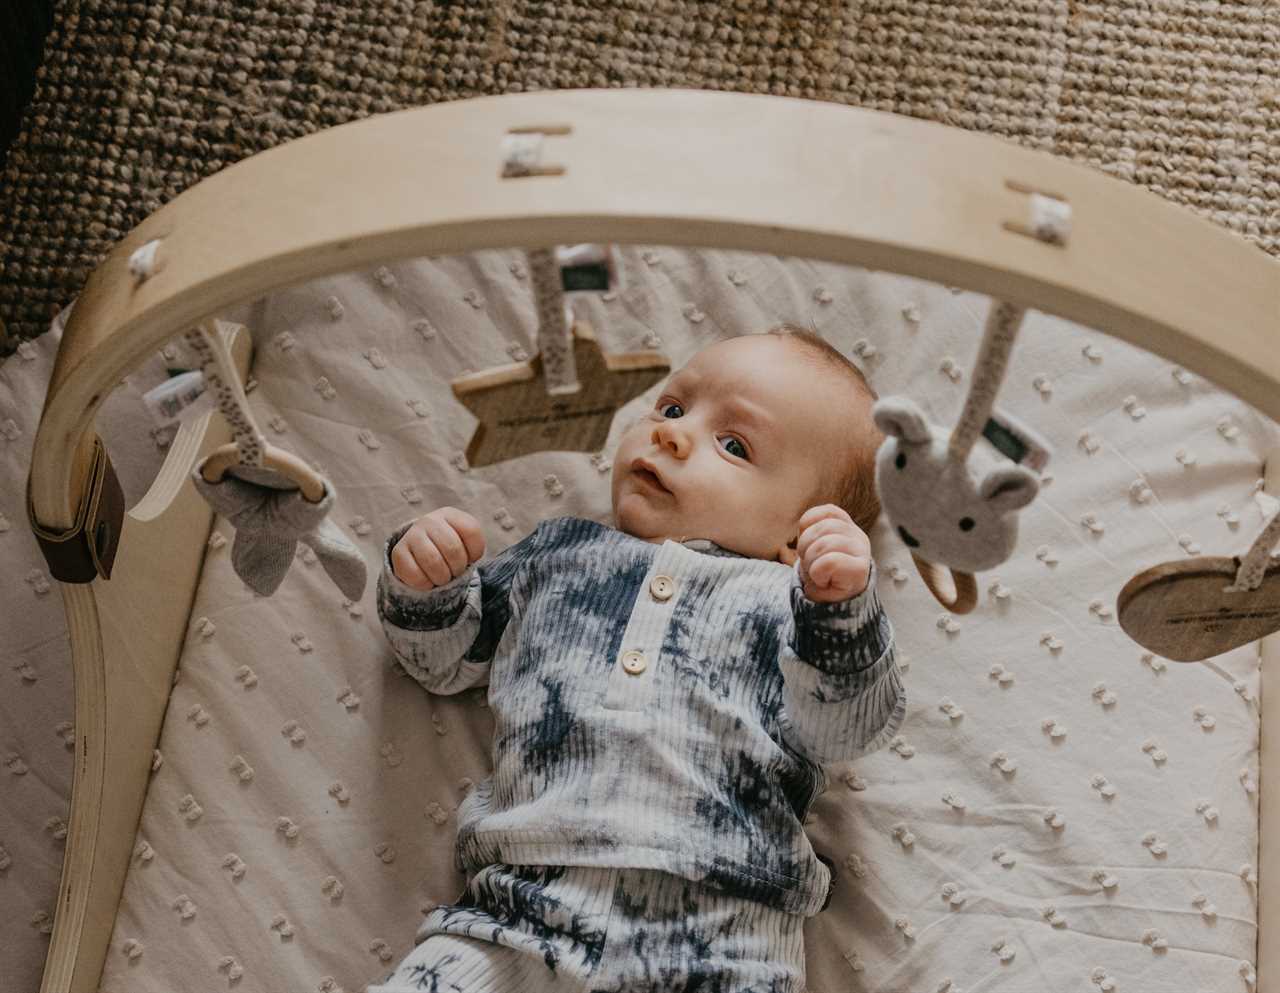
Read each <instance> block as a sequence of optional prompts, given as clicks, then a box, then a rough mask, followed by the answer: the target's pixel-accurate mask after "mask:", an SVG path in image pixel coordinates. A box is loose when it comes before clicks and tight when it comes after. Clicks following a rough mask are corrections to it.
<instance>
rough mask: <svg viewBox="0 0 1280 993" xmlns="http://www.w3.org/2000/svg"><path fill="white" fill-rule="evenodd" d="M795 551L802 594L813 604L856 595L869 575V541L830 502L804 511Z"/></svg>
mask: <svg viewBox="0 0 1280 993" xmlns="http://www.w3.org/2000/svg"><path fill="white" fill-rule="evenodd" d="M796 554H797V555H798V556H799V557H800V580H801V582H802V583H803V584H804V595H805V596H807V597H808V598H809V599H810V600H812V601H814V602H815V603H836V602H838V601H840V600H848V599H850V598H851V597H855V596H857V595H858V594H859V593H861V592H862V591H863V590H865V589H866V588H867V581H868V580H869V579H870V578H871V540H870V539H869V538H868V537H867V535H866V532H864V531H863V530H862V528H860V527H858V525H856V524H854V523H853V518H851V517H850V516H849V515H848V514H847V513H846V512H845V511H844V510H842V509H841V508H839V507H837V506H836V505H835V504H833V503H825V504H823V505H822V506H820V507H810V508H809V509H808V510H806V511H805V512H804V516H802V517H801V518H800V540H799V541H798V542H797V543H796Z"/></svg>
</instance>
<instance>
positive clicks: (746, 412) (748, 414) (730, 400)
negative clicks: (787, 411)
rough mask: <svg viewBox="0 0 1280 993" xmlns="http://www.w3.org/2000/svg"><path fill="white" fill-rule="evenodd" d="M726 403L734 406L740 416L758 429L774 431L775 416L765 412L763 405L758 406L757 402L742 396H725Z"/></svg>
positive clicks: (768, 431) (767, 431)
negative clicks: (750, 401) (746, 399)
mask: <svg viewBox="0 0 1280 993" xmlns="http://www.w3.org/2000/svg"><path fill="white" fill-rule="evenodd" d="M725 404H726V405H727V406H729V407H731V408H733V410H734V412H735V413H736V414H737V415H738V416H739V417H741V418H742V419H743V420H744V421H747V422H748V423H749V424H751V425H753V426H754V427H756V428H757V429H759V430H761V431H764V432H766V433H771V432H772V431H773V429H774V427H775V424H774V421H773V418H772V417H770V416H769V415H768V414H767V413H766V412H765V410H764V408H763V407H757V406H756V405H755V404H753V403H748V402H747V401H745V400H743V399H741V398H740V397H725Z"/></svg>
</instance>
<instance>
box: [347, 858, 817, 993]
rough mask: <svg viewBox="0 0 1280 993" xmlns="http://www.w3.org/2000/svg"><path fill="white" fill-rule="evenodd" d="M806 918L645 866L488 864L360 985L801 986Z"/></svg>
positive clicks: (649, 992) (448, 989)
mask: <svg viewBox="0 0 1280 993" xmlns="http://www.w3.org/2000/svg"><path fill="white" fill-rule="evenodd" d="M803 924H804V918H803V917H800V916H797V915H794V914H788V913H785V912H784V911H781V910H775V909H773V908H771V907H767V906H765V905H763V904H760V903H757V902H755V901H751V900H743V899H740V898H737V897H733V896H729V895H727V894H723V893H718V892H716V891H713V890H710V889H708V888H707V887H705V886H702V885H700V884H699V883H696V882H693V881H690V880H687V879H682V878H680V877H678V876H674V875H670V874H668V873H664V872H658V871H654V870H649V869H617V868H595V867H585V868H577V867H564V866H513V865H490V866H486V867H485V868H483V869H481V870H480V871H479V872H477V873H476V875H475V876H474V877H472V879H471V880H470V881H469V882H468V884H467V889H466V893H465V894H464V897H463V899H462V900H461V901H459V902H458V903H457V904H452V905H448V906H440V907H436V908H435V909H434V910H432V911H431V912H430V913H429V914H428V915H427V918H426V920H425V921H423V923H422V926H421V927H420V928H419V930H418V936H417V940H418V945H417V947H415V948H414V950H413V951H411V952H410V953H409V954H408V955H407V956H405V958H404V960H403V961H402V962H401V963H400V964H399V965H398V966H396V968H395V970H394V971H393V972H392V973H390V974H389V975H388V976H387V977H386V978H385V979H384V980H383V981H382V982H381V983H378V984H374V985H372V986H370V987H369V988H368V993H404V991H408V990H413V991H427V993H536V991H539V990H557V991H559V990H576V991H591V993H642V991H643V993H675V991H680V990H689V991H693V990H697V991H699V993H802V991H803V989H804V942H803Z"/></svg>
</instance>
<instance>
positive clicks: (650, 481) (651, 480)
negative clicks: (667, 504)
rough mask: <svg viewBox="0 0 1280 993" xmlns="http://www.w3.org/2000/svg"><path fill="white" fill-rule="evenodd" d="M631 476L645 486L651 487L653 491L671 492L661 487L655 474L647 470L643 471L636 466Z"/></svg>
mask: <svg viewBox="0 0 1280 993" xmlns="http://www.w3.org/2000/svg"><path fill="white" fill-rule="evenodd" d="M631 474H632V475H633V476H635V477H637V478H638V479H640V480H642V481H643V482H644V484H645V485H646V486H651V487H653V488H654V489H655V490H660V491H661V492H663V493H670V492H671V491H670V490H669V489H667V488H666V487H665V486H663V485H662V483H661V482H660V481H659V479H658V476H657V474H656V473H654V472H652V471H650V470H648V469H643V468H640V467H639V466H637V467H636V468H635V469H633V470H632V473H631Z"/></svg>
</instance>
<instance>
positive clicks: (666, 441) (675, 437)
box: [652, 418, 690, 459]
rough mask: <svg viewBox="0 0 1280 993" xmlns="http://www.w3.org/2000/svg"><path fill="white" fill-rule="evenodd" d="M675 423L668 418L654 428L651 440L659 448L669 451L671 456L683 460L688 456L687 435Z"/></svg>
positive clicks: (672, 419)
mask: <svg viewBox="0 0 1280 993" xmlns="http://www.w3.org/2000/svg"><path fill="white" fill-rule="evenodd" d="M675 421H676V419H675V418H668V419H667V420H664V421H662V422H661V423H660V424H658V425H657V426H656V427H654V429H653V438H652V440H653V443H654V444H655V445H657V446H658V447H659V448H667V449H670V450H671V454H672V455H674V456H675V457H676V458H680V459H683V458H686V457H687V456H688V454H689V447H690V445H689V435H688V434H687V433H686V432H685V430H684V429H683V428H681V427H679V426H678V425H677V424H676V423H675Z"/></svg>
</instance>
